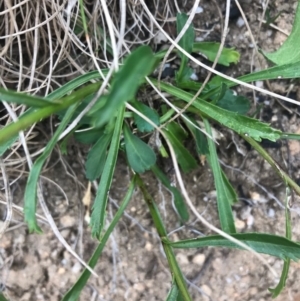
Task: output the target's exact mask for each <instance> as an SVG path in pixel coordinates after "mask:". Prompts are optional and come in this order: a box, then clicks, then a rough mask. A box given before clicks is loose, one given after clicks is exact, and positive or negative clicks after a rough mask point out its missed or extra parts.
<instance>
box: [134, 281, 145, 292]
mask: <svg viewBox="0 0 300 301" xmlns="http://www.w3.org/2000/svg"><path fill="white" fill-rule="evenodd" d="M133 289H134V290H135V291H138V292H144V291H145V285H144V284H143V283H142V282H138V283H135V284H134V285H133Z"/></svg>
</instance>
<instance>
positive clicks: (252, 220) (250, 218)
mask: <svg viewBox="0 0 300 301" xmlns="http://www.w3.org/2000/svg"><path fill="white" fill-rule="evenodd" d="M253 224H254V216H253V215H249V216H248V218H247V227H248V229H249V228H251V227H252V226H253Z"/></svg>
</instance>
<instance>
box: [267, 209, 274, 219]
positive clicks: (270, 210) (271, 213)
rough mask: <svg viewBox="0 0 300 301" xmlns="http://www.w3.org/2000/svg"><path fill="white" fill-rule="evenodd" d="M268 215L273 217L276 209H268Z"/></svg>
mask: <svg viewBox="0 0 300 301" xmlns="http://www.w3.org/2000/svg"><path fill="white" fill-rule="evenodd" d="M268 216H269V217H271V218H273V217H274V216H275V210H274V209H273V208H270V209H269V210H268Z"/></svg>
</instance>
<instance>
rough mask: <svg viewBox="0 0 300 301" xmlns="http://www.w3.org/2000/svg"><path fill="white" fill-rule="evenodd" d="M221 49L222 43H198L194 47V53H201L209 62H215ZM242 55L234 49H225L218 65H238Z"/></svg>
mask: <svg viewBox="0 0 300 301" xmlns="http://www.w3.org/2000/svg"><path fill="white" fill-rule="evenodd" d="M219 48H220V43H216V42H196V43H194V45H193V52H199V53H200V54H202V55H204V56H205V57H206V58H207V59H208V60H209V61H211V62H214V60H215V58H216V56H217V53H218V51H219ZM239 60H240V54H239V53H238V52H237V51H235V50H234V48H223V49H222V52H221V55H220V58H219V60H218V64H221V65H224V66H229V65H230V64H231V63H234V64H237V63H238V62H239Z"/></svg>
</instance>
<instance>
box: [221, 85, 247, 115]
mask: <svg viewBox="0 0 300 301" xmlns="http://www.w3.org/2000/svg"><path fill="white" fill-rule="evenodd" d="M216 105H217V106H218V107H221V108H222V109H225V110H228V111H231V112H235V113H238V114H241V115H245V114H247V113H248V111H249V110H250V108H251V105H250V101H249V99H248V98H246V97H244V96H239V95H234V94H233V91H232V90H226V92H225V95H224V96H223V97H222V98H221V99H220V100H219V101H217V103H216Z"/></svg>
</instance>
